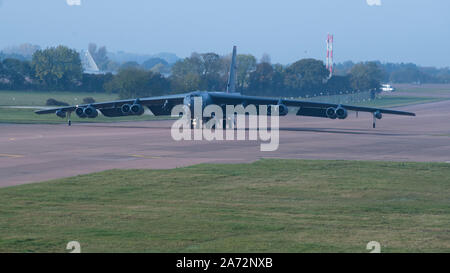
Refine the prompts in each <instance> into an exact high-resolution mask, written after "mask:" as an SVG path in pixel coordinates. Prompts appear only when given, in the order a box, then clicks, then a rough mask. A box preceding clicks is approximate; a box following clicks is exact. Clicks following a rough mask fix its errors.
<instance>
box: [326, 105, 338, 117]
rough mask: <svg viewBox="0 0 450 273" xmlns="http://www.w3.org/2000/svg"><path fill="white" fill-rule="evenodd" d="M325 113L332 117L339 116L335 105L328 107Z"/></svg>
mask: <svg viewBox="0 0 450 273" xmlns="http://www.w3.org/2000/svg"><path fill="white" fill-rule="evenodd" d="M325 113H326V114H327V117H329V118H331V119H336V118H337V115H336V108H334V107H330V108H327V110H326V112H325Z"/></svg>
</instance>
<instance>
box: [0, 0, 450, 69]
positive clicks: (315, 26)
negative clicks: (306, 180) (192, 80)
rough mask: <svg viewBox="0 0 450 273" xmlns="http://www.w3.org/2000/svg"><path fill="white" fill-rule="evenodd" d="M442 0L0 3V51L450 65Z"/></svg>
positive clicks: (447, 6) (449, 23) (449, 7)
mask: <svg viewBox="0 0 450 273" xmlns="http://www.w3.org/2000/svg"><path fill="white" fill-rule="evenodd" d="M449 11H450V1H449V0H431V1H425V0H308V1H307V0H277V1H274V0H227V1H224V0H220V1H219V0H189V1H187V0H164V1H155V0H127V1H123V0H37V1H36V0H0V37H1V38H0V49H1V48H4V47H7V46H13V45H19V44H22V43H26V42H28V43H32V44H38V45H40V46H42V47H47V46H55V45H59V44H63V45H67V46H69V47H72V48H76V49H86V48H87V45H88V43H90V42H95V43H97V44H98V45H106V47H107V48H108V50H109V51H119V50H122V51H126V52H133V53H142V54H156V53H159V52H172V53H175V54H177V55H178V56H180V57H187V56H189V55H190V54H191V52H194V51H195V52H216V53H219V54H221V55H224V54H229V53H230V52H231V50H232V46H233V45H237V46H238V53H251V54H253V55H255V56H256V57H257V58H260V57H261V56H262V55H263V54H264V53H268V54H269V55H270V56H271V59H272V62H273V63H282V64H289V63H292V62H294V61H297V60H299V59H301V58H316V59H321V60H325V56H326V37H327V34H328V33H332V34H334V56H335V59H334V61H335V62H343V61H346V60H352V61H355V62H358V61H368V60H380V61H382V62H413V63H417V64H419V65H423V66H438V67H446V66H450V54H449V52H450V16H449V15H448V13H449Z"/></svg>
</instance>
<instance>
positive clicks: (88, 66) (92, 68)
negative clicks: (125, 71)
mask: <svg viewBox="0 0 450 273" xmlns="http://www.w3.org/2000/svg"><path fill="white" fill-rule="evenodd" d="M80 57H81V64H82V65H83V72H84V73H88V74H100V73H101V71H100V69H98V66H97V64H96V63H95V61H94V58H92V55H91V53H89V50H84V51H82V52H81V54H80Z"/></svg>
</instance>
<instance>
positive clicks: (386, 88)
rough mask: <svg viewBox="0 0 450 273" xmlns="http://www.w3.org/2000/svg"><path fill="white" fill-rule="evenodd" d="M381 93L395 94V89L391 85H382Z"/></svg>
mask: <svg viewBox="0 0 450 273" xmlns="http://www.w3.org/2000/svg"><path fill="white" fill-rule="evenodd" d="M381 91H383V92H394V91H395V88H394V87H392V86H391V85H390V84H382V85H381Z"/></svg>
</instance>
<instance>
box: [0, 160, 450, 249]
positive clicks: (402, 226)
mask: <svg viewBox="0 0 450 273" xmlns="http://www.w3.org/2000/svg"><path fill="white" fill-rule="evenodd" d="M449 177H450V164H445V163H442V164H441V163H391V162H359V161H358V162H357V161H307V160H267V159H266V160H261V161H258V162H255V163H253V164H239V165H227V164H224V165H212V164H211V165H209V164H202V165H196V166H191V167H188V168H180V169H172V170H128V171H122V170H111V171H106V172H101V173H94V174H90V175H82V176H77V177H72V178H67V179H60V180H55V181H50V182H44V183H36V184H29V185H23V186H16V187H9V188H2V189H0V252H65V251H66V250H65V247H66V244H67V243H68V242H69V241H73V240H75V241H79V242H80V244H81V251H82V252H367V250H366V244H367V243H368V242H369V241H378V242H380V244H381V251H382V252H449V251H450V198H449V196H450V187H449V184H450V179H449Z"/></svg>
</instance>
